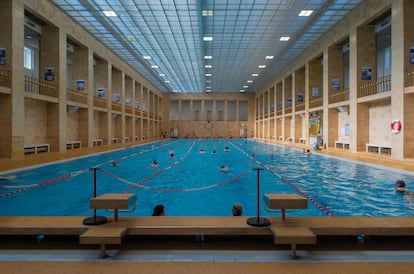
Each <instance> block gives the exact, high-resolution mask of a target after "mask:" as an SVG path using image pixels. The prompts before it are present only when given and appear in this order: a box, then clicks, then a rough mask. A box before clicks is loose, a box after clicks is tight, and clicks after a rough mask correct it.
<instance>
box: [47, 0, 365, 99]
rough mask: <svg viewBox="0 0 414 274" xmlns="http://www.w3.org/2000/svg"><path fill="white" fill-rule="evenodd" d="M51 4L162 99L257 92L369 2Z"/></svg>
mask: <svg viewBox="0 0 414 274" xmlns="http://www.w3.org/2000/svg"><path fill="white" fill-rule="evenodd" d="M51 2H53V3H54V4H55V5H56V6H58V7H59V8H60V9H61V10H63V11H64V12H66V13H67V14H68V15H69V16H70V17H72V18H73V19H74V20H75V21H77V22H78V23H79V24H80V25H82V26H83V27H84V28H85V29H86V30H88V31H89V32H90V33H91V34H93V35H94V36H95V37H96V38H97V39H98V40H100V41H101V42H102V43H104V44H105V45H106V46H108V47H109V48H110V49H111V50H112V51H114V52H115V53H116V54H117V55H119V56H120V57H121V58H122V59H123V60H125V61H126V62H127V63H129V64H130V65H131V66H132V67H134V68H135V69H136V70H137V71H138V72H139V73H140V74H141V75H143V76H144V77H145V78H147V79H148V80H149V81H150V82H152V83H153V84H154V85H155V86H156V87H157V88H159V89H160V90H161V91H162V92H178V93H204V92H206V90H211V92H240V91H241V90H243V91H246V92H256V91H257V90H259V89H260V88H261V87H262V86H263V85H265V84H266V83H267V82H268V81H269V80H270V79H271V78H272V77H273V75H275V74H276V73H277V72H278V71H279V70H281V69H282V68H283V66H285V65H287V64H288V63H289V62H291V61H292V60H293V59H294V58H296V57H297V56H298V55H299V54H300V53H301V52H302V51H303V50H305V49H306V48H308V47H310V46H311V45H312V44H313V43H315V42H316V41H317V40H318V39H320V38H321V36H323V34H324V33H325V32H327V31H329V30H330V29H331V28H332V27H333V26H334V25H335V24H336V23H337V22H339V21H340V20H342V19H343V18H344V17H345V16H346V15H347V14H348V13H350V12H351V11H353V10H354V9H355V8H356V7H357V6H359V5H360V4H361V2H363V0H336V1H335V0H331V1H328V0H199V1H197V0H51ZM303 10H306V11H313V12H312V13H311V14H310V16H300V17H299V16H298V15H299V13H300V12H301V11H303ZM104 12H105V13H104ZM105 14H107V15H105ZM203 14H205V16H203ZM206 37H209V38H208V39H206ZM281 37H289V40H288V41H280V38H281ZM144 56H149V57H150V58H144ZM205 56H211V57H212V58H211V59H206V58H205ZM266 56H274V58H273V59H269V58H268V59H266ZM262 65H265V66H266V67H265V68H261V67H259V66H262ZM206 66H207V67H206ZM210 66H211V67H210ZM253 74H258V76H254V77H253V76H252V75H253ZM206 75H211V76H206ZM251 81H253V82H251ZM246 86H247V88H246ZM207 87H208V88H207Z"/></svg>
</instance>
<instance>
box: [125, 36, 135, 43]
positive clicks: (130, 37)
mask: <svg viewBox="0 0 414 274" xmlns="http://www.w3.org/2000/svg"><path fill="white" fill-rule="evenodd" d="M127 39H128V41H129V42H136V41H137V38H135V37H134V36H128V37H127Z"/></svg>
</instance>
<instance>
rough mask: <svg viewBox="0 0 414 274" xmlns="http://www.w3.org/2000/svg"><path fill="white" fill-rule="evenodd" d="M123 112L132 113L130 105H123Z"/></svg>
mask: <svg viewBox="0 0 414 274" xmlns="http://www.w3.org/2000/svg"><path fill="white" fill-rule="evenodd" d="M125 113H128V114H132V107H131V106H125Z"/></svg>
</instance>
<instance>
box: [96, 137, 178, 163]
mask: <svg viewBox="0 0 414 274" xmlns="http://www.w3.org/2000/svg"><path fill="white" fill-rule="evenodd" d="M178 142H182V140H180V141H174V142H168V143H164V144H162V145H160V146H153V147H151V149H142V150H140V151H137V152H133V153H131V154H127V155H124V156H122V157H119V158H115V159H112V160H108V161H106V162H103V163H100V164H97V165H95V167H100V166H103V165H107V164H110V163H112V162H113V161H120V160H125V159H128V158H131V157H134V156H137V155H140V154H143V153H145V152H150V151H154V150H156V149H159V148H162V147H168V146H171V145H173V144H175V143H178Z"/></svg>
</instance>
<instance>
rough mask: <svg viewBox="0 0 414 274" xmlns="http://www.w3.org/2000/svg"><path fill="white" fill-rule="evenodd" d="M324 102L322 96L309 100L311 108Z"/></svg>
mask: <svg viewBox="0 0 414 274" xmlns="http://www.w3.org/2000/svg"><path fill="white" fill-rule="evenodd" d="M322 103H323V98H322V97H317V98H315V99H312V100H310V101H309V108H316V107H321V106H322Z"/></svg>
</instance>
